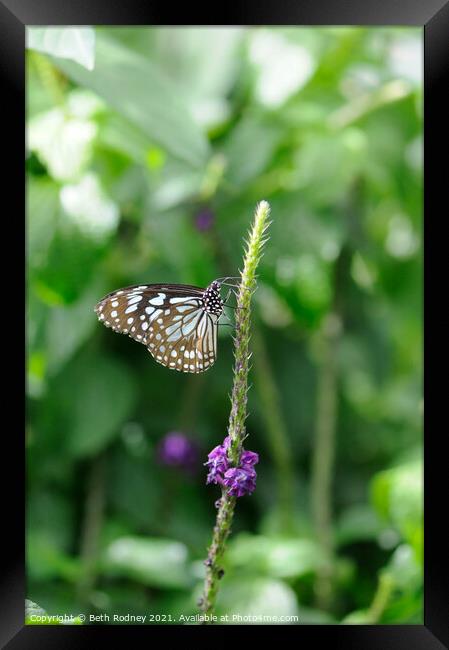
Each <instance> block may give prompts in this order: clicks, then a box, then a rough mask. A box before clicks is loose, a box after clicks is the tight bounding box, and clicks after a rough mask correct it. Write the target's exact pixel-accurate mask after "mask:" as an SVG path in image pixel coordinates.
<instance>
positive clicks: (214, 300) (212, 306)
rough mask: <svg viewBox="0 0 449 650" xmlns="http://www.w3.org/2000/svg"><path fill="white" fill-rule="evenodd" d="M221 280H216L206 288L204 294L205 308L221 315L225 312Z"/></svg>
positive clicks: (211, 312)
mask: <svg viewBox="0 0 449 650" xmlns="http://www.w3.org/2000/svg"><path fill="white" fill-rule="evenodd" d="M220 286H221V284H220V282H218V280H214V281H213V282H211V283H210V285H209V286H208V287H207V289H205V291H204V294H203V302H204V310H205V311H207V312H209V313H210V314H215V315H216V316H221V314H222V312H223V300H222V298H221V296H220Z"/></svg>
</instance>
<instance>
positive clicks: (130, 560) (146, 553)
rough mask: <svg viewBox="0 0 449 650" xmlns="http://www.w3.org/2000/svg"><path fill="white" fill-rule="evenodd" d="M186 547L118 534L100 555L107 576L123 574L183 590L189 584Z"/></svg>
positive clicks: (165, 540) (160, 585)
mask: <svg viewBox="0 0 449 650" xmlns="http://www.w3.org/2000/svg"><path fill="white" fill-rule="evenodd" d="M187 559H188V554H187V548H186V547H185V546H184V544H181V542H176V541H173V540H168V539H149V538H140V537H121V538H119V539H116V540H115V541H114V542H112V543H111V544H110V545H109V546H108V547H107V549H106V551H105V554H104V561H103V569H104V572H105V573H106V574H107V575H112V576H126V577H128V578H132V579H133V580H137V581H138V582H141V583H144V584H146V585H149V586H154V587H160V588H164V589H183V588H187V587H188V586H189V585H190V583H191V578H190V575H189V572H188V568H187Z"/></svg>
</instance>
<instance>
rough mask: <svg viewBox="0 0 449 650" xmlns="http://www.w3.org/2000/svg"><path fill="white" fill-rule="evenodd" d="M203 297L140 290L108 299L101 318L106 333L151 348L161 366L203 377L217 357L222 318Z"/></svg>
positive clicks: (186, 289) (100, 307)
mask: <svg viewBox="0 0 449 650" xmlns="http://www.w3.org/2000/svg"><path fill="white" fill-rule="evenodd" d="M203 292H204V289H200V288H199V287H193V286H190V285H136V286H132V287H126V288H124V289H120V290H118V291H114V292H112V293H110V294H108V295H107V296H105V297H104V298H103V299H102V300H100V302H99V303H98V304H97V305H96V307H95V312H96V313H97V316H98V319H99V320H100V321H101V322H103V324H104V325H106V327H110V328H112V329H113V330H114V331H116V332H120V333H122V334H128V335H129V336H130V337H131V338H133V339H134V340H136V341H137V342H139V343H143V344H144V345H146V346H147V348H148V350H149V352H150V354H151V355H152V356H153V358H154V359H155V360H156V361H157V362H158V363H161V364H162V365H164V366H166V367H167V368H170V369H172V370H178V371H181V372H191V373H199V372H204V371H205V370H207V369H208V368H210V366H212V365H213V363H214V362H215V359H216V353H217V326H218V317H217V316H216V315H214V314H210V313H208V312H206V311H205V310H204V304H203V298H202V297H203Z"/></svg>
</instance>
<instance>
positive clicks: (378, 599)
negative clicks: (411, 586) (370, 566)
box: [367, 572, 394, 624]
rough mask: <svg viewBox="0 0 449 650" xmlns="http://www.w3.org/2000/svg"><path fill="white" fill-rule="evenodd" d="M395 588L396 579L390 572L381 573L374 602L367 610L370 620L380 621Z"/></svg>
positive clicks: (373, 621) (371, 621) (372, 621)
mask: <svg viewBox="0 0 449 650" xmlns="http://www.w3.org/2000/svg"><path fill="white" fill-rule="evenodd" d="M393 589H394V579H393V576H391V575H390V574H389V573H386V572H384V573H381V574H380V576H379V584H378V586H377V590H376V593H375V594H374V598H373V602H372V603H371V605H370V608H369V609H368V612H367V618H368V622H369V623H371V624H374V623H378V622H379V620H380V618H381V616H382V614H383V613H384V611H385V609H386V607H387V605H388V603H389V600H390V597H391V594H392V592H393Z"/></svg>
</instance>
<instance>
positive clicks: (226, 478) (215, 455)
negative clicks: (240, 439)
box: [204, 436, 259, 497]
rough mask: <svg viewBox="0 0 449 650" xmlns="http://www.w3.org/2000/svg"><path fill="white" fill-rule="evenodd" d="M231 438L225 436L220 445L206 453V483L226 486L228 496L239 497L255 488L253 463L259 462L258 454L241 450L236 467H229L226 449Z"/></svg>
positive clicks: (255, 475)
mask: <svg viewBox="0 0 449 650" xmlns="http://www.w3.org/2000/svg"><path fill="white" fill-rule="evenodd" d="M230 444H231V438H230V437H229V436H226V438H225V439H224V440H223V444H222V445H218V446H217V447H214V449H212V451H211V452H210V454H209V455H208V460H207V462H206V463H204V464H205V465H206V467H207V468H208V474H207V479H206V484H209V483H215V484H219V485H222V486H224V487H226V488H228V493H229V495H230V496H236V497H241V496H243V495H245V494H251V493H252V492H254V490H255V489H256V479H257V474H256V470H255V469H254V465H255V464H256V463H258V462H259V454H256V453H255V452H254V451H245V450H244V449H243V450H242V454H241V457H240V464H239V466H238V467H230V466H229V459H228V454H227V452H228V449H229V446H230Z"/></svg>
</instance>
